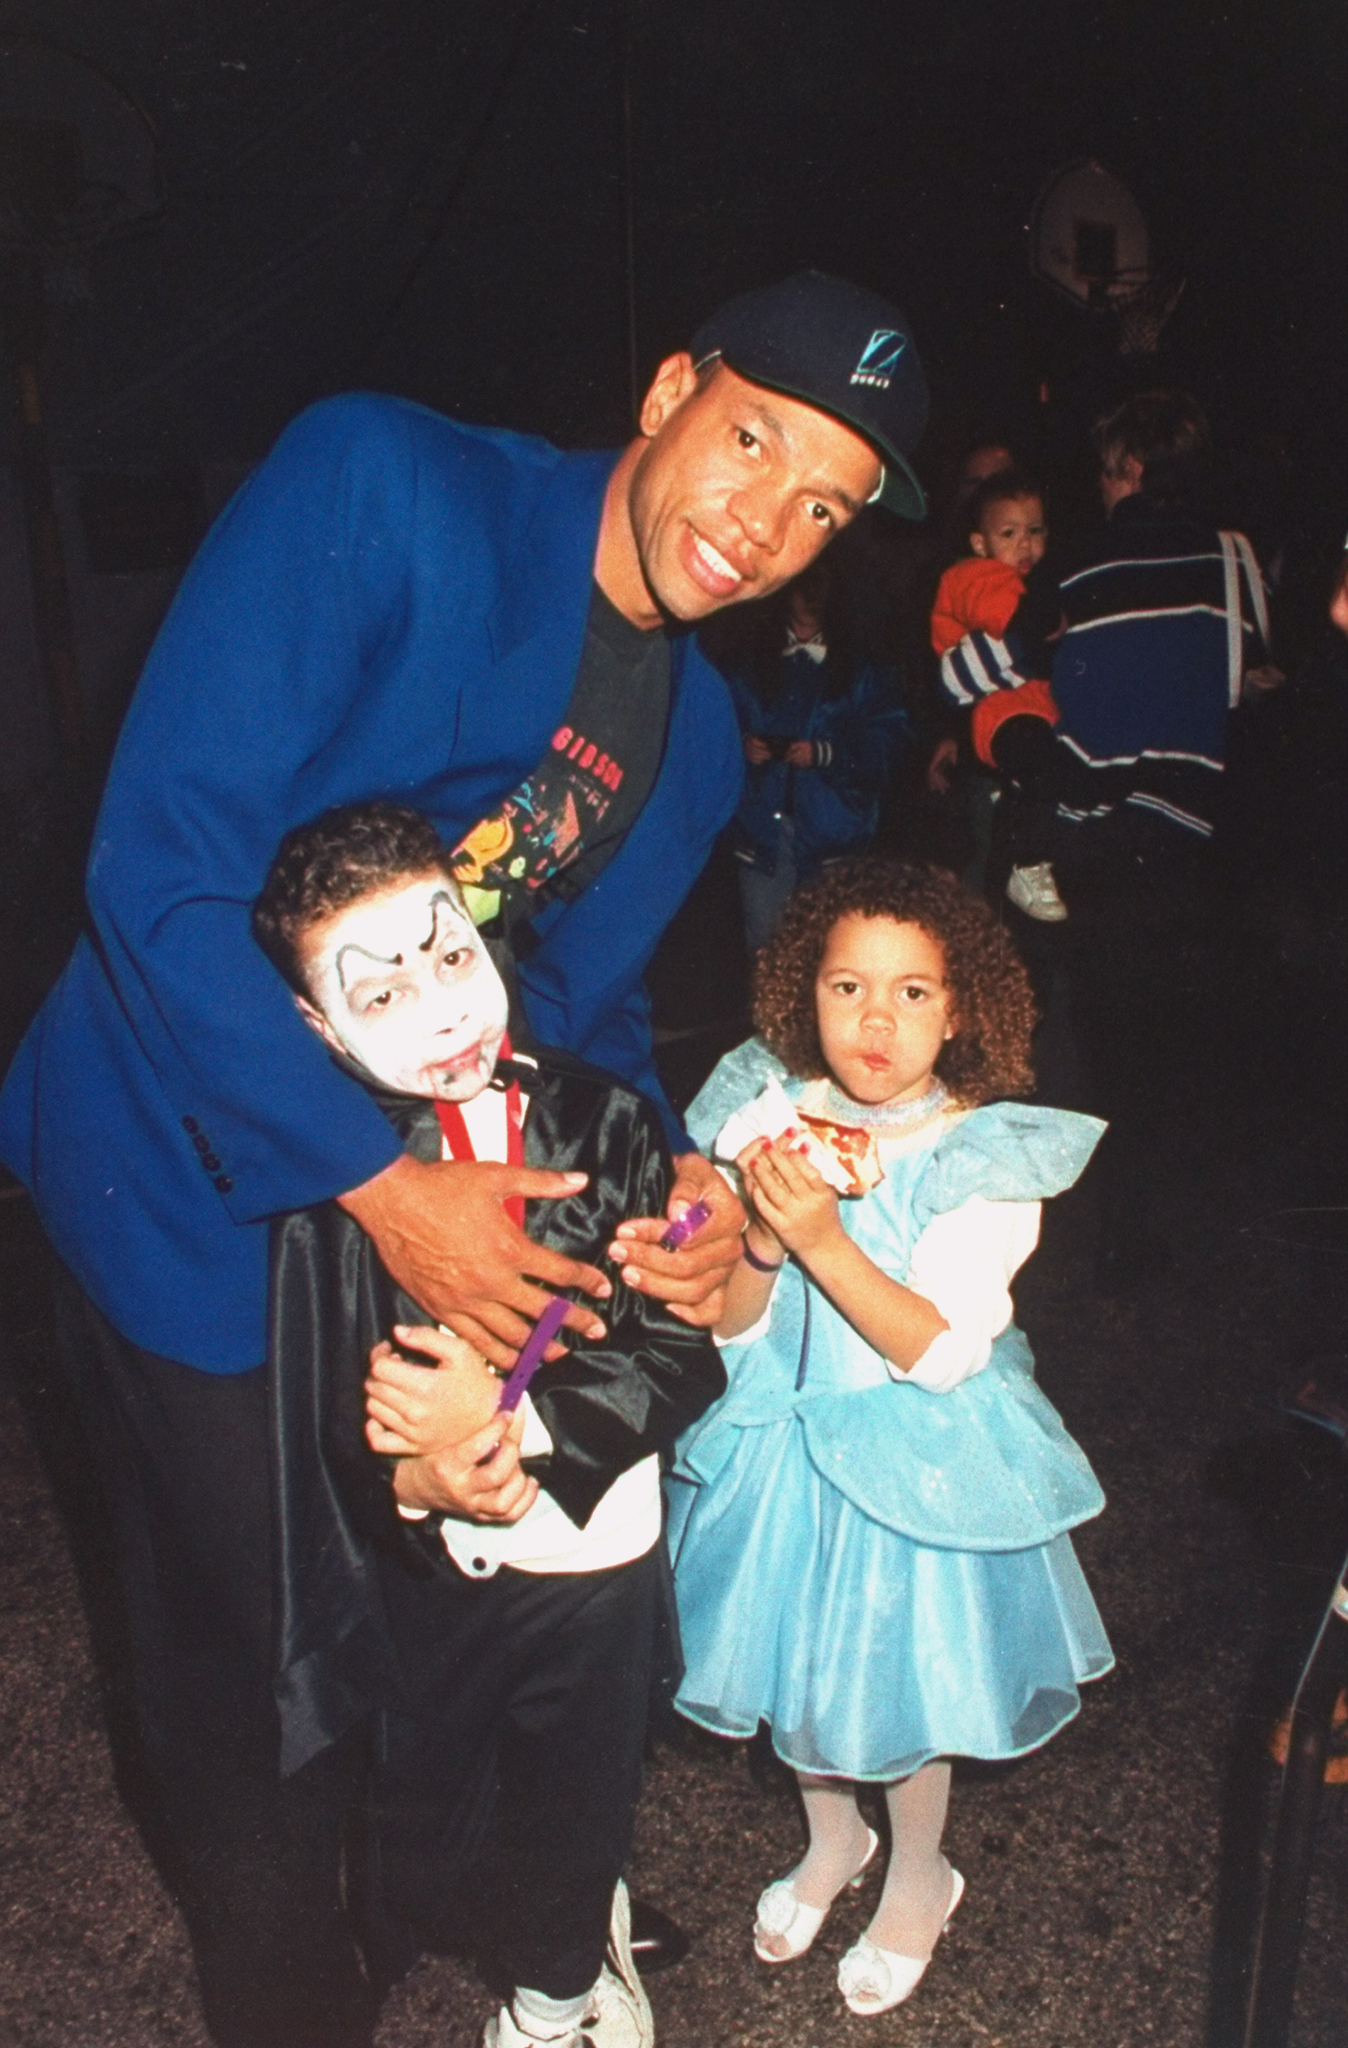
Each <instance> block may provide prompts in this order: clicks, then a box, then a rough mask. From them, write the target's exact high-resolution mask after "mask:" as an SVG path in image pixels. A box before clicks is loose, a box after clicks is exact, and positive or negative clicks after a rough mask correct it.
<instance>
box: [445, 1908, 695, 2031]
mask: <svg viewBox="0 0 1348 2048" xmlns="http://www.w3.org/2000/svg"><path fill="white" fill-rule="evenodd" d="M540 2042H545V2043H546V2048H655V2020H654V2018H653V2017H652V2014H651V2007H650V2000H649V1999H648V1998H647V1996H646V1991H645V1987H644V1985H643V1984H642V1981H641V1979H640V1977H639V1976H638V1975H637V1966H636V1964H635V1963H634V1962H633V1960H632V1937H631V1911H630V1908H629V1905H628V1899H627V1886H626V1885H625V1884H624V1883H623V1881H622V1879H621V1878H619V1880H618V1883H617V1887H616V1889H615V1890H614V1893H613V1912H612V1914H611V1916H610V1919H609V1931H608V1955H607V1958H606V1959H605V1962H604V1967H603V1969H602V1970H601V1971H600V1973H599V1982H598V1983H597V1984H596V1985H595V1987H594V1990H593V1991H592V1992H591V1994H590V2002H589V2004H588V2005H587V2006H586V2008H585V2011H584V2013H583V2014H582V2015H581V2018H580V2020H579V2021H578V2022H577V2024H576V2025H575V2026H574V2027H571V2028H568V2029H567V2031H566V2032H565V2033H563V2034H554V2035H551V2036H549V2035H539V2034H534V2033H527V2032H526V2031H525V2029H524V2028H523V2027H521V2026H520V2024H519V2022H518V2021H517V2020H516V2018H515V2015H514V2014H513V2013H512V2012H511V2010H510V2007H509V2006H508V2005H503V2006H502V2007H501V2010H500V2012H499V2013H498V2014H497V2015H496V2017H495V2019H490V2020H488V2021H487V2024H486V2028H485V2029H484V2031H483V2035H482V2048H539V2044H540Z"/></svg>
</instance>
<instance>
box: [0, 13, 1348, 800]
mask: <svg viewBox="0 0 1348 2048" xmlns="http://www.w3.org/2000/svg"><path fill="white" fill-rule="evenodd" d="M0 37H9V38H11V39H12V40H11V41H9V42H8V43H7V44H6V45H5V48H6V51H7V53H9V52H14V51H18V50H19V49H20V46H21V45H22V43H23V41H24V39H25V38H29V37H37V38H41V39H45V41H46V42H47V43H48V44H49V45H51V46H55V47H56V48H58V49H61V50H64V51H66V52H68V53H71V54H72V55H74V56H77V57H79V58H81V59H83V60H85V61H86V62H87V63H88V64H89V65H92V66H95V67H97V68H98V69H99V70H101V71H102V72H103V74H104V75H105V77H106V79H107V80H108V81H110V83H111V84H112V85H113V86H115V87H116V88H117V89H118V91H119V92H120V93H121V94H122V95H123V96H124V98H125V100H126V101H127V102H129V103H130V104H131V105H132V106H134V107H135V108H138V109H139V110H140V113H141V115H142V116H143V117H144V120H145V121H147V122H148V123H149V124H150V127H151V129H152V130H153V133H154V135H155V136H156V137H157V143H158V148H157V166H158V178H159V183H160V189H161V192H162V199H163V204H162V211H160V212H159V213H158V214H157V216H156V217H154V218H153V219H151V220H149V221H147V222H144V223H142V224H141V225H140V226H139V227H138V228H137V229H136V230H134V231H132V232H130V233H126V234H123V235H120V236H116V237H112V238H108V239H105V240H104V241H102V242H101V243H99V244H97V245H95V246H92V247H79V246H69V247H67V248H65V249H63V250H60V251H58V252H57V253H56V254H55V255H54V256H49V257H48V259H47V261H46V264H45V299H46V320H47V342H46V348H45V354H44V357H43V362H42V381H43V391H44V399H45V404H46V410H47V416H48V432H49V443H50V448H51V453H52V457H53V460H54V462H55V464H56V468H57V485H58V499H59V501H60V503H61V505H62V509H63V512H64V513H65V515H66V525H67V528H68V531H67V534H66V552H67V556H68V575H69V577H70V581H71V585H72V604H73V608H74V611H75V615H76V619H75V624H76V632H77V636H82V639H83V645H82V646H81V649H80V654H81V670H82V688H83V690H84V694H85V697H86V701H87V704H88V711H89V723H90V727H91V731H92V736H93V738H94V740H95V742H96V743H99V744H102V745H106V743H107V741H108V740H109V738H110V737H111V734H112V731H113V730H114V729H115V724H116V719H117V717H118V715H119V713H120V709H121V706H122V704H123V703H124V701H125V697H126V694H127V692H128V690H129V687H130V684H131V682H132V680H133V679H134V674H135V670H136V667H137V665H138V662H139V658H140V656H141V654H142V652H143V648H144V644H145V641H146V639H147V637H148V634H149V632H150V630H151V629H152V625H153V621H154V619H155V617H156V616H157V615H158V611H159V610H160V608H161V607H162V604H163V603H164V601H165V599H166V597H167V594H168V591H169V589H170V588H171V580H172V579H171V577H169V578H168V580H167V581H166V580H165V579H164V577H162V576H161V577H160V578H159V579H158V580H157V581H153V582H143V584H141V585H137V584H136V582H135V580H134V579H133V578H130V577H127V576H125V575H124V576H123V577H122V578H121V579H120V583H119V584H118V585H117V586H116V587H114V586H113V584H112V583H111V582H110V581H109V579H108V577H107V576H106V575H99V574H98V573H97V571H96V570H95V571H94V573H93V575H92V579H91V576H90V573H89V571H90V565H89V562H88V559H87V557H88V554H89V530H88V521H87V506H88V503H89V497H90V492H91V490H96V489H97V485H96V483H95V484H94V485H92V486H91V485H90V483H89V481H88V479H89V478H90V477H91V475H92V476H93V477H94V478H98V477H100V476H102V477H103V478H105V479H107V478H111V479H113V480H114V483H113V490H114V497H115V496H116V490H117V485H116V480H117V479H123V480H125V479H130V480H131V481H132V484H133V485H134V482H135V480H136V479H146V478H148V479H150V480H151V483H153V480H154V479H155V478H156V477H158V478H160V479H163V478H164V477H165V475H166V473H167V476H168V479H169V484H170V486H171V490H177V491H178V492H179V494H180V496H182V495H183V494H184V493H185V495H186V500H187V501H189V502H188V511H187V512H185V513H184V517H183V519H182V520H181V521H180V522H179V524H180V529H181V531H180V535H179V540H178V545H177V549H176V552H177V553H178V555H182V554H184V553H185V552H186V550H187V544H188V539H189V538H190V530H191V529H193V528H194V526H195V527H199V524H200V520H201V518H202V517H203V516H204V515H205V513H207V512H209V511H213V510H215V509H216V508H217V507H218V504H219V503H220V502H221V500H222V499H223V497H224V496H225V495H227V493H228V490H229V489H230V488H231V487H232V485H233V483H234V482H235V481H236V480H237V478H238V476H239V475H240V474H241V472H242V470H243V469H244V468H245V467H246V466H247V465H248V464H249V463H250V462H251V461H253V460H255V459H256V458H257V457H258V456H259V455H260V454H261V453H263V452H264V451H265V449H266V448H267V446H268V445H269V443H270V442H271V440H272V439H273V438H274V436H275V435H276V433H277V432H278V431H279V430H280V428H281V427H282V426H283V425H284V423H285V421H286V420H287V419H288V418H290V417H291V416H292V415H293V414H294V413H295V412H296V411H297V410H298V409H299V408H300V407H301V406H303V405H304V404H305V403H307V402H308V401H309V400H311V399H312V398H314V397H317V396H320V395H322V394H323V393H325V392H329V391H334V390H340V389H343V388H349V387H351V386H353V385H367V386H372V387H376V388H379V389H384V390H390V391H397V392H401V393H404V394H408V395H410V396H413V397H416V398H419V399H422V400H424V401H425V402H426V403H427V404H430V405H433V406H437V407H440V408H443V409H445V410H447V411H449V412H451V413H455V414H459V415H461V416H463V417H465V418H469V419H476V420H481V421H488V422H493V423H502V424H509V425H512V426H516V427H520V428H524V429H527V430H531V431H536V432H539V433H543V434H546V435H549V436H551V437H553V438H554V439H557V440H559V441H561V442H563V443H566V444H572V445H576V444H582V443H602V442H616V441H618V440H619V439H621V438H622V437H623V436H624V434H625V432H626V431H627V428H628V426H629V425H630V421H631V417H632V377H631V372H630V364H629V342H630V338H631V337H630V334H629V319H628V313H629V284H630V286H631V305H632V311H633V313H634V327H635V343H636V348H635V353H636V363H637V374H638V381H642V380H644V378H645V377H646V376H647V375H648V374H649V372H650V370H651V369H652V368H653V366H654V365H655V363H656V362H658V360H659V359H660V357H661V356H662V355H663V354H664V353H667V352H668V351H669V350H671V349H672V348H675V347H678V346H681V345H682V344H683V343H684V342H686V340H687V339H688V336H689V334H690V333H691V331H692V329H693V328H694V327H695V325H696V324H697V323H698V322H699V321H700V319H701V318H703V317H704V316H705V314H706V313H707V312H708V310H710V308H711V307H712V306H714V305H715V304H716V303H717V302H718V301H719V300H720V299H721V298H722V297H724V296H726V295H728V294H729V293H730V292H732V291H734V290H735V289H738V288H741V287H743V286H745V285H749V284H752V283H756V282H759V281H762V280H766V279H769V278H772V277H773V276H775V275H780V274H782V273H784V272H786V271H788V270H790V269H793V268H795V267H798V266H801V265H805V264H814V265H817V266H818V267H820V268H824V269H831V270H835V271H837V272H840V273H842V274H845V275H850V276H853V277H855V278H857V279H859V280H860V281H862V282H865V283H867V284H870V285H873V286H875V287H877V288H879V289H881V290H883V291H887V292H890V293H892V295H893V296H894V297H896V298H897V299H898V301H899V302H900V303H901V304H902V305H903V306H904V308H905V309H906V310H907V311H908V312H909V314H910V316H911V317H912V319H913V321H914V322H915V325H916V328H917V332H918V334H919V337H920V339H921V342H922V346H923V351H924V355H925V357H926V360H927V362H928V365H929V367H930V370H931V374H932V381H933V385H934V391H935V401H936V402H935V406H934V411H933V424H932V428H931V430H930V432H929V435H928V438H927V443H926V445H925V447H924V449H923V451H922V453H921V455H920V456H919V466H920V467H921V468H924V469H925V471H926V473H927V475H928V477H929V478H932V477H938V476H939V472H940V468H941V459H942V456H943V454H948V452H949V451H950V450H952V449H954V448H955V447H957V446H958V444H959V443H960V442H961V441H962V440H965V439H967V438H968V437H969V436H970V435H977V434H978V433H980V432H984V431H988V430H990V429H993V430H996V431H1000V432H1005V431H1006V429H1007V427H1008V426H1009V427H1010V428H1011V429H1012V430H1013V431H1017V432H1019V433H1021V434H1022V435H1024V436H1025V437H1026V438H1027V439H1030V440H1032V441H1037V442H1039V443H1040V444H1042V443H1043V442H1044V440H1045V437H1046V436H1047V437H1048V438H1049V439H1050V440H1051V439H1052V436H1053V434H1054V433H1055V432H1056V433H1057V434H1058V435H1059V436H1060V437H1061V436H1062V435H1063V434H1064V432H1066V433H1067V438H1068V444H1069V445H1070V446H1071V447H1072V448H1073V450H1075V449H1076V448H1077V447H1078V446H1079V445H1080V436H1079V435H1078V434H1077V433H1076V432H1075V429H1076V427H1077V425H1078V416H1079V418H1080V423H1081V424H1084V421H1085V418H1086V416H1087V413H1088V411H1089V409H1090V408H1091V405H1092V402H1093V401H1094V400H1095V399H1096V398H1097V397H1099V396H1100V395H1101V391H1102V389H1103V387H1102V386H1101V385H1100V377H1099V369H1100V360H1099V359H1100V358H1101V356H1102V354H1103V355H1105V356H1107V355H1108V353H1109V347H1108V343H1107V342H1102V339H1101V334H1100V332H1099V331H1098V330H1097V328H1096V326H1095V323H1093V322H1091V321H1089V320H1088V319H1086V318H1084V317H1083V316H1082V315H1081V314H1080V313H1079V312H1077V311H1075V310H1074V309H1072V308H1069V307H1067V306H1066V305H1064V304H1062V303H1060V302H1059V301H1057V300H1056V299H1055V298H1054V297H1053V295H1052V294H1051V293H1050V292H1049V291H1048V290H1047V289H1046V288H1045V287H1044V286H1043V285H1042V284H1040V283H1038V282H1036V281H1034V280H1032V279H1031V277H1030V275H1029V267H1028V262H1027V235H1026V223H1027V220H1028V218H1029V214H1030V209H1031V207H1032V204H1033V201H1034V198H1035V195H1036V193H1037V192H1038V191H1039V189H1040V188H1041V186H1042V185H1043V183H1044V181H1045V180H1046V178H1047V177H1049V175H1050V174H1051V173H1052V172H1053V171H1054V170H1056V169H1057V168H1059V167H1060V166H1062V165H1064V164H1065V163H1068V162H1070V161H1072V160H1073V159H1076V158H1081V157H1086V156H1091V157H1094V158H1096V159H1098V160H1099V161H1101V162H1102V163H1104V164H1105V165H1106V166H1107V167H1108V168H1110V169H1111V170H1113V171H1114V172H1115V173H1116V174H1117V175H1119V176H1120V177H1122V178H1123V179H1124V180H1125V182H1126V183H1128V184H1129V186H1130V187H1131V189H1132V190H1133V192H1134V194H1135V195H1136V197H1137V199H1138V200H1139V202H1140V204H1141V205H1142V207H1143V210H1144V212H1145V214H1146V216H1147V218H1148V221H1149V225H1150V229H1151V235H1152V245H1153V249H1152V254H1153V267H1154V269H1155V270H1156V271H1158V272H1159V273H1160V274H1161V275H1163V276H1165V277H1167V278H1174V279H1178V278H1180V277H1183V278H1186V279H1187V281H1188V282H1187V286H1186V290H1185V294H1184V297H1183V299H1182V300H1181V302H1180V305H1179V308H1178V311H1177V312H1176V314H1175V315H1174V317H1173V319H1172V320H1171V322H1170V324H1169V327H1168V328H1167V330H1166V332H1165V336H1164V340H1163V345H1162V357H1161V364H1160V367H1161V369H1162V371H1163V373H1164V375H1165V376H1166V377H1168V378H1169V379H1170V380H1171V381H1182V382H1187V383H1189V384H1190V385H1191V386H1192V387H1193V388H1194V390H1195V391H1196V393H1197V395H1198V396H1199V397H1200V398H1201V399H1202V400H1203V402H1204V403H1205V404H1207V405H1208V406H1209V407H1210V409H1211V411H1212V412H1213V414H1214V417H1215V420H1216V423H1217V426H1218V429H1219V437H1220V439H1221V441H1222V443H1223V445H1224V447H1225V449H1226V452H1227V454H1228V456H1229V457H1230V458H1232V459H1233V460H1238V459H1239V458H1240V457H1241V455H1242V453H1243V451H1247V450H1249V449H1250V448H1251V447H1252V446H1253V445H1254V444H1255V443H1256V442H1258V443H1259V444H1260V446H1261V447H1262V448H1264V449H1267V447H1268V446H1269V445H1270V442H1269V437H1276V440H1277V443H1278V446H1279V449H1280V459H1285V458H1287V457H1290V459H1291V461H1292V463H1293V464H1294V465H1295V466H1296V471H1297V488H1298V492H1299V509H1301V510H1302V511H1303V513H1304V514H1305V515H1308V516H1309V517H1310V518H1311V519H1312V521H1313V522H1316V523H1317V527H1318V529H1319V530H1323V531H1324V532H1332V530H1333V528H1334V526H1335V524H1336V523H1338V522H1340V519H1341V513H1342V510H1343V506H1344V503H1345V500H1348V489H1345V485H1344V482H1343V478H1344V475H1345V464H1344V459H1343V458H1344V453H1345V448H1348V400H1346V399H1345V393H1344V388H1343V381H1342V378H1341V376H1340V375H1339V357H1340V342H1341V336H1342V334H1343V332H1344V328H1345V314H1348V307H1346V306H1345V290H1346V285H1345V278H1346V277H1348V267H1346V266H1345V262H1344V256H1345V253H1348V233H1346V232H1345V228H1346V226H1348V221H1346V219H1345V216H1346V213H1348V186H1346V185H1345V180H1344V178H1343V176H1342V148H1341V144H1342V124H1341V120H1340V107H1341V105H1342V102H1343V96H1344V87H1345V75H1344V68H1345V67H1344V41H1345V26H1344V21H1343V16H1342V11H1341V9H1339V8H1338V7H1337V6H1332V5H1328V4H1325V0H1290V4H1288V5H1284V6H1280V7H1278V8H1276V9H1275V8H1273V7H1271V6H1268V5H1264V6H1258V5H1255V4H1252V0H1230V4H1227V5H1219V4H1214V0H1176V4H1171V5H1164V6H1161V5H1147V6H1131V7H1127V8H1122V7H1101V6H1098V5H1081V4H1070V0H1041V4H1028V0H954V4H951V0H921V4H917V0H907V4H898V5H891V6H885V7H881V6H876V5H872V4H864V0H834V4H832V5H829V6H827V7H823V6H818V7H809V6H806V5H803V4H797V5H794V6H786V5H781V4H771V0H750V4H741V5H738V6H736V7H733V8H724V7H722V8H712V7H708V6H705V5H702V4H684V5H681V6H678V7H663V8H660V7H656V6H655V5H653V4H652V0H629V4H625V5H624V4H619V0H499V4H495V5H491V6H484V5H477V4H468V0H402V4H393V0H388V4H377V5H376V4H370V0H358V4H352V0H323V4H316V0H315V4H309V0H294V4H291V5H289V6H287V7H281V6H277V5H264V4H257V0H231V4H213V5H207V4H200V5H191V6H188V5H182V4H154V0H138V4H134V5H124V6H122V7H121V8H119V9H116V10H112V9H108V8H106V7H95V6H93V5H90V4H87V0H62V4H57V5H55V6H52V5H45V4H44V5H36V4H32V5H24V4H18V0H10V4H9V5H7V6H3V7H0ZM3 68H4V69H8V70H13V69H14V68H15V61H14V58H13V57H12V56H10V55H7V57H6V62H5V65H4V67H3ZM624 85H625V86H626V93H627V99H628V104H629V107H630V122H629V123H628V124H627V127H626V130H625V129H624V122H623V114H622V109H623V100H624ZM7 111H10V112H12V111H14V109H13V108H12V107H11V108H9V109H7ZM128 118H130V117H128ZM625 134H626V138H627V140H628V141H629V142H630V175H629V174H628V171H627V169H626V162H627V158H626V155H625V144H624V138H625ZM629 222H630V227H631V239H632V251H633V259H634V260H633V263H632V265H631V268H630V271H629V264H628V227H629ZM1045 377H1047V378H1048V380H1049V388H1050V393H1051V401H1052V403H1051V406H1050V409H1049V411H1048V412H1047V413H1046V412H1044V411H1043V410H1042V409H1041V408H1039V407H1038V406H1037V402H1036V401H1037V393H1038V391H1039V387H1040V384H1041V381H1042V380H1043V379H1044V378H1045ZM1104 395H1108V392H1107V391H1106V392H1104ZM8 410H9V411H10V412H11V413H12V410H13V400H12V397H11V399H10V401H9V407H8ZM1064 422H1065V423H1066V425H1064ZM125 495H126V493H125V489H123V492H122V496H123V498H125ZM77 506H82V507H84V508H85V510H86V518H85V520H84V521H81V520H80V519H79V518H77V517H76V516H75V513H76V508H77ZM1236 509H1237V510H1238V511H1239V510H1243V508H1242V507H1239V506H1238V507H1237V508H1236ZM189 514H190V516H189ZM13 520H14V510H13V507H12V505H6V506H5V507H3V508H0V585H3V586H4V592H3V594H4V595H6V596H8V595H9V594H10V592H11V590H13V591H14V593H15V594H16V596H19V597H20V602H21V594H20V591H19V585H20V584H21V581H22V577H21V572H19V571H17V570H16V568H15V566H14V564H13V562H12V561H11V560H9V559H8V557H9V556H11V555H12V554H13V546H14V543H13V542H12V541H11V542H10V543H9V547H8V549H6V547H5V544H4V539H3V530H4V526H5V523H6V521H8V522H9V523H10V524H12V523H13ZM16 579H17V580H16ZM2 609H4V610H5V611H6V612H8V613H10V614H12V613H13V612H14V610H15V607H14V606H13V605H6V606H5V607H3V608H2ZM0 641H2V642H3V645H0V656H3V657H4V658H3V661H0V672H3V674H4V676H5V678H6V680H5V681H4V683H3V684H0V690H3V693H4V694H3V696H2V697H0V712H3V713H4V714H5V715H6V723H7V725H8V726H9V728H10V732H11V747H10V750H9V759H8V763H7V765H5V766H3V767H0V787H4V788H8V789H10V790H11V791H13V790H15V789H19V790H22V789H24V788H25V787H27V786H28V785H30V784H31V783H32V782H33V781H34V780H36V779H38V778H40V777H41V776H42V775H43V774H44V773H46V772H47V771H48V770H49V768H50V765H51V763H50V748H49V740H50V735H49V734H48V733H46V732H45V731H44V729H43V713H42V710H41V707H40V703H39V702H38V701H37V700H38V699H39V697H40V692H39V691H38V690H37V689H36V687H35V678H34V677H33V675H32V673H31V671H32V655H31V649H30V648H29V647H28V646H27V645H26V644H24V641H23V634H22V631H21V630H20V629H17V628H16V627H15V625H14V623H13V619H12V617H11V621H10V623H9V625H8V626H7V627H0Z"/></svg>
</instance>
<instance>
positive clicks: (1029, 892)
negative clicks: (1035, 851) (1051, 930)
mask: <svg viewBox="0 0 1348 2048" xmlns="http://www.w3.org/2000/svg"><path fill="white" fill-rule="evenodd" d="M1006 895H1007V901H1008V902H1010V903H1014V904H1015V906H1016V909H1017V910H1023V911H1024V913H1025V915H1026V917H1033V918H1035V919H1037V921H1038V922H1039V923H1040V924H1061V923H1062V921H1063V919H1064V918H1065V917H1066V916H1067V905H1066V904H1065V903H1064V902H1063V900H1062V897H1061V896H1060V895H1059V894H1058V884H1057V882H1056V881H1055V880H1054V878H1053V869H1052V867H1051V866H1050V865H1049V863H1048V862H1047V861H1046V860H1042V861H1040V862H1039V863H1038V865H1037V866H1035V867H1032V868H1012V870H1011V873H1010V875H1009V876H1008V877H1007V883H1006Z"/></svg>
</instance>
